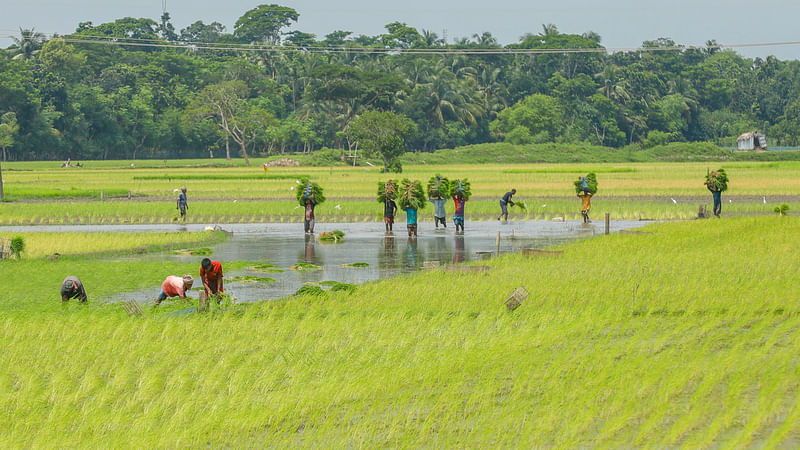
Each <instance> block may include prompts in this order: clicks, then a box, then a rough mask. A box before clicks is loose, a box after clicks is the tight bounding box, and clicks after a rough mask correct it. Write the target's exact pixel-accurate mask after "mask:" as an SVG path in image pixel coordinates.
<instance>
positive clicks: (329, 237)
mask: <svg viewBox="0 0 800 450" xmlns="http://www.w3.org/2000/svg"><path fill="white" fill-rule="evenodd" d="M319 241H320V242H333V243H335V244H338V243H339V242H342V241H344V233H343V232H341V231H339V230H333V231H326V232H324V233H320V235H319Z"/></svg>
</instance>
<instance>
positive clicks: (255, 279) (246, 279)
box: [228, 275, 275, 284]
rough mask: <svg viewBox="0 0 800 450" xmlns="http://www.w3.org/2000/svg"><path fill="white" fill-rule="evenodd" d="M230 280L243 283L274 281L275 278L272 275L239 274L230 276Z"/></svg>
mask: <svg viewBox="0 0 800 450" xmlns="http://www.w3.org/2000/svg"><path fill="white" fill-rule="evenodd" d="M228 281H232V282H234V283H242V284H253V283H259V284H265V283H274V282H275V279H274V278H270V277H256V276H253V275H237V276H233V277H230V278H228Z"/></svg>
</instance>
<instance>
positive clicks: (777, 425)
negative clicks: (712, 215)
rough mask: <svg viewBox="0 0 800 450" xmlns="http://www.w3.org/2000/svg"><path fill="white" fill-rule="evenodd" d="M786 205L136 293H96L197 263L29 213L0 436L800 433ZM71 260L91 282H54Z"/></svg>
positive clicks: (388, 442)
mask: <svg viewBox="0 0 800 450" xmlns="http://www.w3.org/2000/svg"><path fill="white" fill-rule="evenodd" d="M4 206H6V205H4ZM798 225H800V223H798V219H797V218H795V217H777V216H757V217H753V216H746V217H735V218H723V219H715V220H698V221H681V222H668V223H661V224H655V225H649V226H647V227H646V228H644V229H642V232H639V233H628V234H611V235H608V236H600V237H596V238H592V239H587V240H581V241H577V242H574V243H571V244H566V245H564V246H562V247H560V248H559V249H560V250H563V253H562V254H560V255H558V256H555V257H552V256H551V257H532V256H524V255H520V254H509V255H504V256H500V257H498V258H495V259H491V260H486V261H482V262H481V264H485V265H487V266H489V267H490V270H488V271H487V272H482V273H480V274H469V273H463V274H459V273H446V272H443V271H440V270H431V271H426V272H419V273H415V274H410V275H404V276H401V277H396V278H391V279H386V280H382V281H377V282H370V283H367V284H364V285H360V286H358V287H357V288H356V289H355V290H354V291H340V292H330V291H329V292H327V293H325V294H323V295H322V296H301V297H291V298H286V299H283V300H276V301H270V302H262V303H255V304H250V305H237V304H233V305H222V306H214V307H213V308H212V310H211V311H209V312H207V313H193V314H180V315H176V314H175V312H176V311H179V310H180V309H182V308H185V307H186V306H190V305H192V304H195V305H196V300H189V301H175V302H168V303H166V304H163V305H161V306H159V307H152V306H144V307H143V309H144V314H143V315H142V316H128V315H127V314H126V313H125V312H124V311H123V309H122V307H121V305H119V304H100V303H97V302H93V301H92V298H93V296H98V295H103V294H106V293H110V292H114V291H115V290H120V289H131V288H136V287H137V286H139V287H141V286H147V285H152V282H153V280H154V279H156V280H160V279H162V278H163V275H164V274H165V273H196V271H197V267H194V266H195V264H192V265H188V264H182V263H176V262H159V261H154V260H147V261H142V262H137V263H136V264H135V265H132V264H131V262H130V261H127V260H125V258H121V256H124V255H125V254H126V252H128V251H135V249H136V248H138V247H142V246H148V245H150V246H159V245H164V244H165V237H164V236H162V235H159V234H147V235H145V236H146V237H147V239H148V240H149V242H146V243H145V242H142V241H141V238H134V237H129V236H127V235H119V236H106V237H104V239H102V240H103V241H111V242H114V241H116V243H115V244H114V245H113V246H112V247H113V249H112V248H109V247H108V246H107V245H102V246H101V245H100V244H92V243H86V242H80V241H79V240H72V239H68V238H66V237H68V236H71V235H67V234H64V237H65V239H62V240H59V239H55V241H54V240H53V239H54V237H55V238H57V237H58V236H50V235H47V234H39V233H29V234H25V235H24V237H25V239H26V242H27V244H28V246H29V248H30V249H31V252H32V254H30V255H27V256H25V257H23V258H22V259H20V260H7V261H0V272H2V275H3V291H4V293H3V296H1V297H0V367H2V370H0V406H1V407H0V447H4V448H20V447H59V448H63V447H88V448H94V447H122V448H125V447H139V448H141V447H200V446H203V447H290V446H291V447H296V446H304V447H337V448H339V447H523V448H530V447H554V446H558V447H690V448H697V447H701V448H708V447H723V446H724V447H768V448H775V447H778V448H796V447H797V446H798V445H800V401H799V400H800V389H798V388H800V386H799V385H800V367H798V361H800V358H798V356H799V355H800V339H798V333H799V332H800V315H799V314H798V312H799V311H798V304H800V302H798V300H800V299H799V298H798V288H799V287H800V281H798V277H797V273H798V270H800V260H798V258H796V257H795V255H796V249H797V247H798V244H800V239H799V238H798V233H797V229H798ZM179 239H182V242H181V243H182V244H183V243H186V245H191V244H195V245H205V243H209V242H214V241H215V240H216V239H220V237H217V236H216V235H215V234H214V233H205V234H204V233H199V234H194V235H192V234H187V235H185V236H181V237H180V238H179ZM95 241H99V240H95ZM56 245H61V247H58V250H59V253H61V254H62V255H63V256H61V257H59V258H57V259H53V258H48V257H47V256H45V255H46V254H48V253H49V251H48V250H37V251H36V252H35V253H33V249H38V248H51V247H52V248H56V247H55V246H56ZM102 252H107V253H102ZM86 253H91V254H90V255H86ZM68 273H80V274H81V275H82V279H83V280H84V282H85V284H86V286H87V291H88V294H89V298H90V301H89V303H88V304H85V305H79V304H76V303H74V302H69V303H67V304H63V305H62V304H61V301H60V299H59V298H58V294H57V290H58V286H59V285H60V282H61V279H63V277H64V275H65V274H68ZM519 286H521V287H524V288H525V289H527V290H528V292H529V294H530V295H529V296H528V298H527V299H526V300H525V301H524V303H523V304H522V306H520V307H519V308H517V309H516V310H514V311H508V310H507V309H506V307H505V306H504V300H505V299H506V298H507V297H508V295H509V294H510V293H511V291H512V290H514V288H516V287H519Z"/></svg>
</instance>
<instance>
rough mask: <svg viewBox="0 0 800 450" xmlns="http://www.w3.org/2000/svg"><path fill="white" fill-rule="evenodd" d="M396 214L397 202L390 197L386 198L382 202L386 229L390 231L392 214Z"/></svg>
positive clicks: (392, 222)
mask: <svg viewBox="0 0 800 450" xmlns="http://www.w3.org/2000/svg"><path fill="white" fill-rule="evenodd" d="M395 214H397V203H395V202H394V200H392V199H391V198H388V197H387V198H386V201H385V202H384V203H383V223H384V225H385V226H386V231H387V232H389V231H392V226H393V225H394V215H395Z"/></svg>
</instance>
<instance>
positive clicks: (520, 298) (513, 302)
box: [505, 286, 528, 311]
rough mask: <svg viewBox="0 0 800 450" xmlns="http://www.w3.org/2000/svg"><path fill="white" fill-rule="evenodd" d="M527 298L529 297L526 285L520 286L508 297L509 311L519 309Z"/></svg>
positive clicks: (506, 302)
mask: <svg viewBox="0 0 800 450" xmlns="http://www.w3.org/2000/svg"><path fill="white" fill-rule="evenodd" d="M526 298H528V291H527V290H526V289H525V288H524V287H522V286H520V287H518V288H516V289H514V292H512V293H511V295H510V296H508V298H507V299H506V301H505V304H506V308H508V310H509V311H513V310H515V309H517V308H518V307H519V305H521V304H522V302H524V301H525V299H526Z"/></svg>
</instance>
